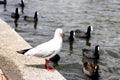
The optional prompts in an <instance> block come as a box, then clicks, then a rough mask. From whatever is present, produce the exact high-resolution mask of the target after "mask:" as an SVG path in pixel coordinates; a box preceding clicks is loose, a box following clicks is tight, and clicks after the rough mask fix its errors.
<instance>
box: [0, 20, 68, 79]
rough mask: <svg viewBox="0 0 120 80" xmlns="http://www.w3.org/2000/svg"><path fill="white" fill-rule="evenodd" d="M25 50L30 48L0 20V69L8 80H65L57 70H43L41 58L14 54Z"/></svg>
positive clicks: (43, 61)
mask: <svg viewBox="0 0 120 80" xmlns="http://www.w3.org/2000/svg"><path fill="white" fill-rule="evenodd" d="M27 48H31V46H30V45H29V44H28V43H27V42H26V41H25V40H24V39H23V38H22V37H20V36H19V35H18V34H17V33H16V32H15V31H14V30H13V29H11V27H10V26H9V25H8V24H7V23H5V22H4V21H2V20H1V19H0V68H2V70H3V72H4V73H5V75H6V77H7V78H8V79H9V80H66V79H65V78H64V77H63V76H62V75H61V74H60V73H59V72H58V71H57V70H55V71H54V72H49V71H47V70H46V69H44V63H45V60H44V59H43V58H37V57H33V56H24V55H21V54H18V53H17V52H16V51H19V50H22V49H27ZM15 76H16V77H17V78H16V77H15Z"/></svg>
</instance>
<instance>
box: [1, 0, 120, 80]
mask: <svg viewBox="0 0 120 80" xmlns="http://www.w3.org/2000/svg"><path fill="white" fill-rule="evenodd" d="M19 2H20V1H19V0H16V1H15V0H9V1H8V4H7V6H6V8H5V9H4V7H3V5H0V17H1V18H2V19H3V20H5V21H6V22H7V23H8V24H10V25H11V26H12V28H15V25H14V20H13V19H12V18H11V17H10V14H11V13H12V12H14V10H15V8H16V7H19V6H18V5H17V4H18V3H19ZM25 4H26V6H25V8H24V13H22V12H21V8H20V7H19V10H20V14H21V17H20V19H19V21H18V27H17V32H18V33H19V34H20V35H21V36H22V37H23V38H24V39H25V40H27V41H28V42H29V43H30V44H31V45H32V46H36V45H38V44H40V43H42V42H45V41H48V40H49V39H51V38H52V37H53V34H54V30H55V29H56V28H58V27H60V28H62V29H63V30H64V33H65V34H69V31H70V30H75V29H82V30H84V31H85V30H86V29H87V27H88V26H89V25H92V26H93V27H94V31H93V32H92V37H91V40H90V43H91V47H92V48H94V46H95V45H97V44H99V45H100V60H99V63H98V65H99V75H100V77H99V79H100V80H119V79H120V42H119V41H120V28H119V26H120V14H119V12H120V0H29V1H27V0H26V1H25ZM35 11H38V12H39V17H38V18H39V21H38V25H37V29H36V30H35V29H34V23H31V22H25V21H24V20H23V17H22V16H24V15H34V12H35ZM85 46H86V41H85V40H83V39H78V38H75V42H74V44H73V46H72V47H73V50H72V51H70V48H69V43H63V48H62V51H61V52H60V57H61V60H60V62H59V65H60V66H59V67H57V69H58V71H59V72H60V73H61V74H62V75H63V76H64V77H65V78H66V79H67V80H86V79H87V80H89V79H88V78H87V77H86V76H85V75H84V74H83V72H82V65H83V64H82V51H81V50H82V48H83V47H85Z"/></svg>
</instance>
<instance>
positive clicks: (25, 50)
mask: <svg viewBox="0 0 120 80" xmlns="http://www.w3.org/2000/svg"><path fill="white" fill-rule="evenodd" d="M30 49H31V48H29V49H24V50H20V51H17V53H20V54H24V53H25V52H27V51H28V50H30Z"/></svg>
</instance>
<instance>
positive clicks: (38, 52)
mask: <svg viewBox="0 0 120 80" xmlns="http://www.w3.org/2000/svg"><path fill="white" fill-rule="evenodd" d="M62 36H63V31H62V29H61V28H58V29H56V30H55V33H54V37H53V39H51V40H49V41H48V42H45V43H42V44H40V45H38V46H36V47H34V48H31V49H25V50H22V51H17V52H18V53H21V54H24V55H27V56H37V57H44V58H46V59H45V68H46V69H47V70H52V68H51V67H50V65H49V59H50V58H52V57H53V56H55V55H56V54H58V52H59V51H60V50H61V48H62V43H63V40H62Z"/></svg>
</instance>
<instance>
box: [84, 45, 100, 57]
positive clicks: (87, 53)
mask: <svg viewBox="0 0 120 80" xmlns="http://www.w3.org/2000/svg"><path fill="white" fill-rule="evenodd" d="M82 53H83V56H85V57H87V58H90V59H99V45H97V46H95V50H94V51H92V50H90V49H88V48H84V49H83V50H82Z"/></svg>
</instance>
